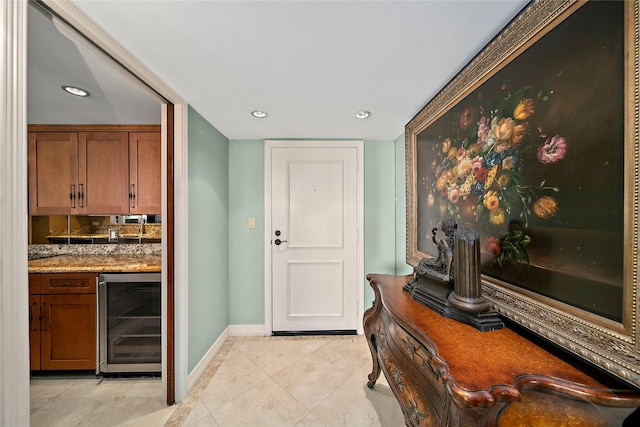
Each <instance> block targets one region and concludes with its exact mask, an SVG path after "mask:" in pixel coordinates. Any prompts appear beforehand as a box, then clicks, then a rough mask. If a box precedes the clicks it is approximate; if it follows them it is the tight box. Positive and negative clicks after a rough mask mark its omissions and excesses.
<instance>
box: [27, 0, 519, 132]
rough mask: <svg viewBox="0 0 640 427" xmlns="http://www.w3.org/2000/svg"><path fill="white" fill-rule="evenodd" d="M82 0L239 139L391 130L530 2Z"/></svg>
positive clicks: (89, 12)
mask: <svg viewBox="0 0 640 427" xmlns="http://www.w3.org/2000/svg"><path fill="white" fill-rule="evenodd" d="M74 3H76V4H77V5H78V7H79V8H80V9H82V10H83V11H84V12H85V13H86V14H87V15H88V16H89V17H91V18H92V19H93V20H94V21H95V22H96V23H97V24H98V25H100V26H102V27H103V28H104V29H105V30H106V31H107V32H108V33H109V34H111V35H112V36H113V37H114V38H115V39H116V40H118V41H119V42H120V43H121V44H122V45H123V46H124V47H125V48H126V49H128V50H129V51H130V52H131V53H132V54H133V55H134V56H135V57H137V58H138V59H139V60H140V61H141V62H142V63H144V64H145V65H146V66H147V67H148V68H149V69H150V70H152V71H153V72H154V73H156V74H157V75H158V76H159V77H160V78H161V79H162V80H163V81H165V82H166V83H167V84H168V85H169V86H171V87H172V88H173V89H174V90H175V91H176V92H177V93H179V94H180V95H181V96H182V97H183V98H184V99H186V100H187V102H188V103H189V104H190V105H191V106H192V107H193V108H195V109H196V110H197V111H198V112H199V113H200V114H201V115H202V116H203V117H204V118H205V119H207V120H208V121H209V122H210V123H211V124H213V125H214V126H215V127H216V128H217V129H218V130H219V131H220V132H222V133H223V134H224V135H225V136H226V137H227V138H229V139H266V138H358V139H369V140H392V139H396V138H397V137H398V136H400V135H401V134H402V132H403V130H404V125H405V124H406V123H407V122H408V121H409V120H410V119H411V118H412V117H413V116H414V115H415V114H416V113H417V112H418V111H420V109H421V108H422V107H423V106H424V105H425V104H426V103H427V102H428V101H429V100H430V99H431V98H432V97H433V96H434V95H435V94H436V93H437V92H438V91H439V90H440V89H442V87H443V86H444V85H445V84H446V83H447V82H448V81H449V80H451V79H452V78H453V77H454V76H455V74H456V73H457V72H458V71H460V70H461V69H462V68H463V67H464V65H465V64H467V63H468V62H469V61H470V60H471V59H472V58H473V57H474V56H475V55H476V54H477V53H478V52H479V51H480V50H481V49H482V48H483V47H484V46H485V45H486V44H487V43H488V42H489V41H491V39H492V38H493V37H494V36H495V35H496V34H497V33H498V32H499V31H500V30H501V29H502V28H503V27H504V26H505V25H506V24H507V23H508V22H509V21H510V20H511V19H512V18H513V17H514V16H515V15H517V13H518V12H519V11H520V10H521V9H522V8H523V7H524V6H525V5H526V3H527V2H526V1H524V0H511V1H505V0H502V1H483V0H468V1H461V0H459V1H444V0H443V1H436V0H426V1H366V0H362V1H241V0H236V1H193V0H172V1H157V0H156V1H141V0H137V1H129V0H119V1H115V0H111V1H101V0H75V1H74ZM29 36H30V37H31V32H30V34H29ZM30 61H31V57H30ZM87 68H89V67H87ZM29 70H30V71H31V63H30V68H29ZM95 80H99V79H98V77H95ZM65 83H72V82H65ZM60 84H64V83H60ZM60 84H58V82H56V83H55V84H53V83H51V85H52V86H55V85H57V86H58V87H59V86H60ZM30 85H31V79H30ZM89 90H91V89H89ZM117 97H118V96H116V97H115V98H117ZM105 98H109V99H113V97H110V96H109V95H108V94H105ZM31 102H32V101H31V97H30V98H29V100H28V105H30V103H31ZM255 109H260V110H264V111H266V112H267V113H268V117H267V118H265V119H255V118H253V117H251V116H250V112H251V111H252V110H255ZM363 109H364V110H369V111H371V113H372V114H371V117H370V118H369V119H367V120H358V119H355V118H354V114H355V113H356V112H357V111H358V110H363ZM34 114H35V113H34ZM114 114H115V112H114ZM127 114H129V113H127ZM30 116H31V110H30Z"/></svg>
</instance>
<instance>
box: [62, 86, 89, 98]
mask: <svg viewBox="0 0 640 427" xmlns="http://www.w3.org/2000/svg"><path fill="white" fill-rule="evenodd" d="M62 90H64V91H65V92H67V93H70V94H71V95H75V96H83V97H84V96H89V91H88V90H84V89H81V88H79V87H76V86H68V85H64V86H62Z"/></svg>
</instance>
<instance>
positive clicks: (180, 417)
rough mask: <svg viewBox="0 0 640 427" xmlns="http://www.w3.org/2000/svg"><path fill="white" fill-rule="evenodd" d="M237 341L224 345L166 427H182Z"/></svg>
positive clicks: (229, 341) (229, 340) (230, 341)
mask: <svg viewBox="0 0 640 427" xmlns="http://www.w3.org/2000/svg"><path fill="white" fill-rule="evenodd" d="M234 342H235V340H234V339H233V338H229V339H227V341H226V342H225V343H224V344H223V345H222V348H221V349H220V351H219V352H218V354H217V355H216V357H214V359H213V360H212V361H211V363H210V364H209V366H207V368H206V369H205V371H204V374H203V375H202V376H201V377H200V379H199V380H198V382H197V383H196V385H195V386H194V387H193V388H192V389H191V391H190V392H189V394H188V395H187V397H186V398H185V399H184V400H183V401H182V402H180V403H178V405H179V406H178V408H177V409H176V410H175V411H174V412H173V414H171V417H170V418H169V419H168V420H167V422H166V423H165V424H164V426H165V427H178V426H181V425H182V424H183V423H184V421H185V420H186V419H187V417H188V416H189V414H190V413H191V410H192V409H193V407H194V406H195V405H196V404H197V403H198V401H199V400H200V398H201V397H202V394H203V393H204V390H205V389H206V388H207V385H209V382H211V378H212V377H213V376H214V375H215V374H216V372H217V371H218V368H220V366H221V365H222V363H223V362H224V360H225V359H226V357H227V355H228V354H229V350H231V347H233V344H234Z"/></svg>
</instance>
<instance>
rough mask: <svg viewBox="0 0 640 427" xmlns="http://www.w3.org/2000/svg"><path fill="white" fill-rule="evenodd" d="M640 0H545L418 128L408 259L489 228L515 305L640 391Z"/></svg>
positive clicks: (551, 336) (518, 317)
mask: <svg viewBox="0 0 640 427" xmlns="http://www.w3.org/2000/svg"><path fill="white" fill-rule="evenodd" d="M638 52H639V49H638V3H637V2H636V1H633V2H622V1H621V2H597V1H594V2H585V1H576V0H568V1H551V0H541V1H535V2H533V3H531V4H530V5H529V6H528V7H527V8H526V9H524V10H523V11H522V12H521V13H520V14H519V15H518V16H517V17H516V18H515V19H514V20H513V21H512V22H511V23H510V24H509V25H508V26H507V27H506V28H505V29H504V30H503V31H502V32H501V33H500V34H499V35H498V36H496V38H495V39H494V40H493V41H492V42H491V43H490V44H489V45H487V47H485V48H484V49H483V50H482V51H481V52H480V53H479V54H478V55H477V56H476V57H475V58H474V59H473V60H472V61H471V62H470V63H469V64H468V65H467V66H466V67H465V68H464V69H463V70H462V71H461V72H460V73H459V74H458V75H457V76H456V77H455V78H454V79H453V80H452V81H451V82H450V83H449V84H448V85H447V86H446V87H445V88H444V89H443V90H442V91H441V92H440V93H438V94H437V95H436V96H435V97H434V98H433V99H432V100H431V101H430V102H429V103H428V104H427V105H426V106H425V107H424V108H423V109H422V110H421V111H420V112H419V113H418V114H417V115H416V116H415V117H414V118H413V119H412V120H411V121H410V122H409V123H408V124H407V126H406V129H405V137H406V162H407V164H406V171H407V177H406V183H407V263H408V264H410V265H412V266H416V265H417V264H418V262H419V261H420V259H422V258H425V257H431V256H433V255H434V254H435V252H434V248H433V247H432V246H431V245H432V243H431V242H430V235H431V229H432V228H433V227H434V226H436V225H437V223H439V222H440V221H441V220H442V219H444V218H454V219H456V220H457V222H458V224H459V226H466V227H469V228H473V229H475V230H476V231H478V232H479V233H480V236H481V240H482V244H483V251H482V272H483V276H482V277H483V284H482V287H483V292H484V294H485V295H486V296H487V297H488V298H489V299H490V301H491V303H492V305H493V307H494V308H495V309H496V310H497V311H498V312H499V313H501V315H503V316H505V317H506V318H508V319H510V320H512V321H513V322H515V323H517V324H519V325H521V326H523V327H525V328H527V329H529V330H531V331H533V332H534V333H536V334H538V335H540V336H541V337H543V338H544V339H546V340H548V341H551V342H552V343H553V344H555V345H557V346H560V347H562V348H563V349H565V350H567V351H568V352H570V353H572V354H574V355H576V356H578V357H579V358H581V359H584V360H585V361H587V362H589V363H591V364H593V365H595V366H597V367H598V368H600V369H602V370H605V371H607V372H608V373H610V374H611V375H613V376H615V377H617V378H619V379H621V380H622V381H624V382H626V383H628V384H630V385H632V386H634V387H636V388H640V351H639V349H640V347H639V334H638V322H639V312H638V298H639V297H638V276H637V275H638V271H637V269H638V226H639V221H638V214H639V208H638V187H639V172H640V160H639V159H640V150H639V148H638V146H639V137H638V135H639V130H640V128H639V114H638V109H637V105H638V102H639V99H640V98H639V96H638V93H639V91H638V88H639V84H638V81H639V79H638Z"/></svg>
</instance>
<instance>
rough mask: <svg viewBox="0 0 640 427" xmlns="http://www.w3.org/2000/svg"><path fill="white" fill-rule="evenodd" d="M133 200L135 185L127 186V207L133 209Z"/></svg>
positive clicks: (134, 197)
mask: <svg viewBox="0 0 640 427" xmlns="http://www.w3.org/2000/svg"><path fill="white" fill-rule="evenodd" d="M135 199H136V185H135V184H129V207H130V208H135V204H136V203H135Z"/></svg>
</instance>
